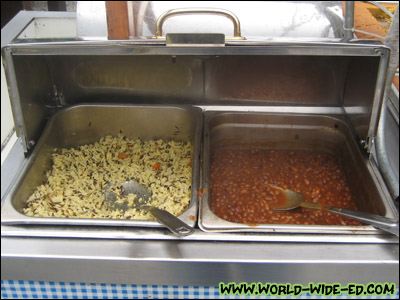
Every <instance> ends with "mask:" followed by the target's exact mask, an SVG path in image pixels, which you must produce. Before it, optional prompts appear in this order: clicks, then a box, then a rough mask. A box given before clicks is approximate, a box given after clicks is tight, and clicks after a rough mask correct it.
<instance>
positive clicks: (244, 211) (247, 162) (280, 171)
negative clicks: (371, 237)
mask: <svg viewBox="0 0 400 300" xmlns="http://www.w3.org/2000/svg"><path fill="white" fill-rule="evenodd" d="M270 184H273V185H277V186H280V187H282V188H285V189H290V190H293V191H296V192H299V193H301V194H302V195H303V196H304V198H305V200H306V201H307V202H312V203H317V204H321V205H323V206H324V205H325V206H338V207H343V208H349V209H354V210H356V209H357V208H356V205H355V203H354V200H353V196H352V194H351V191H350V188H349V186H348V184H347V182H346V179H345V176H344V172H343V169H342V167H341V166H340V164H339V162H338V160H337V159H336V157H335V156H333V155H332V154H330V153H327V152H323V151H316V150H294V151H293V150H262V149H253V150H217V151H215V152H214V153H213V155H212V160H211V184H210V187H211V189H210V193H211V194H210V196H211V200H210V206H211V210H212V211H213V212H214V213H215V214H216V215H217V216H219V217H220V218H223V219H225V220H227V221H231V222H236V223H245V224H250V225H251V224H253V225H254V224H309V225H362V224H361V223H360V222H358V221H355V220H352V219H350V218H346V217H343V216H339V215H336V214H333V213H330V212H328V211H326V210H324V209H321V210H315V209H307V208H297V209H294V210H291V211H274V210H272V209H271V206H273V205H274V204H276V203H277V202H279V201H281V197H282V193H281V192H280V191H279V190H277V189H275V188H273V187H271V186H269V185H270Z"/></svg>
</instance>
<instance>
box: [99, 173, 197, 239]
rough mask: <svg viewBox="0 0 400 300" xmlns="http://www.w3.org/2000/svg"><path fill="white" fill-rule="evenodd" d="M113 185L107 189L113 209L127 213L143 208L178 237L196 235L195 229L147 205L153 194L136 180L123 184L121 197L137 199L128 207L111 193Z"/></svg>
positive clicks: (125, 202) (107, 198)
mask: <svg viewBox="0 0 400 300" xmlns="http://www.w3.org/2000/svg"><path fill="white" fill-rule="evenodd" d="M112 185H113V184H112V183H111V182H110V183H108V184H107V186H106V188H105V197H106V203H107V205H108V207H109V208H111V209H119V210H122V211H126V210H128V209H130V208H142V209H145V210H147V211H148V212H150V213H151V214H152V215H153V217H155V218H156V219H157V220H158V221H159V222H160V223H162V224H164V225H165V226H166V227H167V228H168V229H169V230H170V231H171V232H172V233H174V234H176V235H178V236H187V235H190V234H192V233H194V229H193V228H192V227H190V226H189V225H187V224H186V223H184V222H183V221H181V220H180V219H178V218H177V217H175V216H174V215H172V214H171V213H169V212H168V211H166V210H163V209H159V208H157V207H154V206H150V205H146V204H147V203H148V202H149V199H150V197H151V192H150V191H149V190H148V189H147V188H146V187H145V186H143V185H141V184H140V183H139V182H137V181H136V180H130V181H125V182H123V183H122V184H121V188H122V190H123V193H122V195H121V196H123V197H125V196H128V195H129V194H135V195H136V198H135V200H134V203H133V205H132V206H128V203H127V201H124V202H123V203H119V202H118V197H117V195H116V194H115V193H114V192H113V191H111V187H112Z"/></svg>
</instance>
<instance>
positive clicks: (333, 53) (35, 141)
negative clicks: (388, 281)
mask: <svg viewBox="0 0 400 300" xmlns="http://www.w3.org/2000/svg"><path fill="white" fill-rule="evenodd" d="M204 11H205V10H204ZM204 11H203V12H204ZM189 12H190V13H194V11H191V10H189ZM173 13H176V11H173V12H169V13H168V14H167V15H164V16H163V17H164V20H165V19H167V18H168V17H170V15H172V14H173ZM219 14H223V15H229V16H231V14H230V13H229V12H226V11H222V12H221V11H219ZM334 15H335V16H337V12H336V13H334ZM230 19H232V20H233V21H234V22H235V23H234V24H235V26H234V28H235V31H234V34H229V35H233V38H228V37H226V38H225V36H224V35H223V34H222V35H221V34H218V33H217V34H214V33H210V34H203V33H199V34H167V35H166V36H165V37H164V36H163V32H162V30H161V29H162V25H163V23H162V18H160V19H159V23H156V22H155V23H154V24H153V25H155V26H156V27H155V29H154V30H152V31H151V34H150V36H147V37H137V38H134V39H132V40H123V41H122V40H118V41H105V40H101V41H86V40H66V41H56V40H52V41H51V40H50V41H46V42H41V43H37V42H34V41H27V40H25V41H24V42H22V41H21V40H17V41H15V42H13V43H11V44H9V45H8V46H6V47H4V48H3V58H4V62H5V68H6V73H7V74H6V75H7V79H8V84H9V90H10V97H11V101H12V108H13V114H14V118H15V125H16V131H17V134H18V136H19V137H20V139H21V142H22V145H23V149H24V152H25V155H26V159H25V160H24V164H23V166H22V169H21V170H20V171H19V172H18V176H17V179H16V180H15V181H14V183H17V184H15V185H14V186H12V187H11V189H10V191H9V192H8V193H7V195H6V197H5V198H4V199H2V200H3V201H4V204H3V205H2V234H3V236H11V237H12V236H31V237H32V236H35V237H63V238H68V239H69V238H74V237H80V238H104V237H106V238H107V239H129V240H135V241H136V240H137V241H139V242H141V241H143V243H144V244H146V243H152V241H166V242H169V241H176V240H177V239H178V238H177V237H174V236H171V235H169V234H168V233H167V231H166V230H164V229H160V228H144V227H148V226H144V225H143V224H138V227H137V228H134V229H132V230H126V229H125V228H124V227H120V226H118V227H116V226H115V227H114V225H117V224H116V223H113V221H110V222H109V223H105V222H108V221H109V220H104V223H103V222H101V224H100V223H97V221H93V222H92V224H90V222H91V221H90V220H88V221H85V222H82V223H81V224H84V223H85V224H86V225H88V224H90V225H94V226H80V224H79V223H76V224H73V223H71V224H67V225H75V226H70V227H68V226H63V227H62V228H60V227H57V226H56V225H60V224H63V225H64V224H65V222H62V223H57V222H59V220H48V221H46V223H47V224H46V225H45V226H43V225H40V224H42V223H43V222H37V223H35V222H36V221H35V220H33V218H31V219H30V220H29V222H28V221H27V218H28V217H25V216H21V215H20V213H19V211H20V209H21V205H22V204H23V200H22V201H20V202H18V201H16V200H15V195H21V191H23V189H22V190H21V188H22V187H21V185H20V183H22V182H24V180H25V179H27V178H28V177H24V176H25V175H26V174H28V173H27V171H28V169H29V166H30V164H31V162H30V161H31V160H32V158H35V157H36V155H39V156H40V146H41V145H42V144H43V143H44V142H43V140H45V138H46V131H45V130H44V128H45V127H46V124H48V122H49V121H48V120H49V119H50V118H52V117H53V116H54V115H55V114H57V113H60V111H61V113H62V111H64V110H66V111H67V110H69V109H71V107H73V106H78V107H79V106H80V105H82V104H83V103H86V104H89V105H91V106H93V107H104V106H105V107H107V105H110V104H111V105H116V106H118V107H125V106H126V107H146V106H152V105H154V106H156V107H157V106H162V107H175V108H179V107H182V106H186V107H189V108H188V111H190V112H194V114H193V115H191V114H189V115H188V116H185V120H186V121H185V122H187V123H185V124H190V126H189V125H188V128H189V127H190V130H189V131H190V134H191V135H192V134H193V133H194V134H195V135H196V134H198V133H199V131H198V129H197V127H196V126H198V124H203V120H197V119H198V112H199V111H200V112H201V115H202V118H203V119H204V128H203V134H202V135H201V141H200V140H199V141H198V142H196V143H195V146H196V149H195V153H196V159H197V158H198V159H199V160H198V169H196V170H194V172H197V173H196V174H193V177H194V178H196V177H197V176H198V179H199V181H200V182H199V184H198V186H196V184H194V185H193V187H194V188H195V189H197V187H198V188H200V189H202V190H203V193H200V196H201V194H203V196H202V197H199V195H198V194H196V195H193V199H197V197H199V198H200V199H199V209H198V211H197V214H198V216H197V218H198V220H197V222H195V223H193V224H194V226H195V227H196V232H195V234H193V235H192V236H189V237H185V238H181V240H180V241H179V243H182V244H179V245H181V246H182V247H183V248H185V249H186V247H189V248H191V249H192V250H193V251H194V253H197V252H196V251H197V250H194V249H193V248H196V247H195V245H197V246H198V247H199V248H198V249H205V248H204V247H206V245H205V244H204V245H203V244H202V243H203V242H205V243H206V242H208V241H213V242H215V241H216V242H217V244H216V246H217V247H219V246H221V247H222V248H224V247H227V245H228V243H227V242H234V243H233V244H230V245H233V246H232V247H235V245H237V246H238V247H245V248H247V247H250V246H251V247H255V248H257V247H262V246H263V245H265V244H263V243H262V242H268V241H274V242H279V243H288V242H289V243H291V245H294V244H296V245H300V244H302V243H305V244H306V243H308V242H313V243H319V245H323V244H325V243H331V244H332V245H338V247H339V245H344V244H358V243H360V244H361V243H368V244H371V243H372V244H395V243H397V242H398V239H396V238H395V237H392V236H388V235H387V234H385V233H383V232H381V231H379V230H377V229H375V228H373V227H371V226H362V227H360V228H352V227H348V228H346V227H341V228H338V227H335V228H328V227H324V226H316V227H306V226H292V227H290V226H289V227H280V226H274V225H268V226H266V227H264V228H260V229H261V230H260V231H259V232H257V230H250V231H255V232H246V231H248V230H247V229H248V228H246V229H245V228H243V227H240V228H238V227H237V226H236V225H234V226H231V225H229V226H226V224H222V223H221V222H220V220H218V219H216V218H215V216H213V215H212V212H210V211H209V208H208V195H207V188H208V184H209V182H208V180H209V177H208V176H209V173H208V172H209V165H208V164H209V154H210V151H212V147H213V145H214V143H223V142H224V138H225V137H226V136H229V135H231V136H232V137H234V138H236V139H239V140H241V141H243V142H246V141H247V140H246V139H247V138H248V136H246V134H247V133H246V130H247V129H249V128H250V129H254V132H253V137H255V140H252V142H254V141H255V142H257V143H264V144H268V143H270V142H271V141H272V142H274V141H273V139H274V137H272V140H271V139H264V137H263V135H264V133H265V130H266V129H269V128H271V127H273V128H275V129H276V136H275V137H280V136H281V134H283V135H286V134H287V135H288V136H290V134H291V133H293V132H295V131H298V132H301V133H304V135H303V136H302V137H304V140H303V141H304V142H305V143H309V144H313V145H314V146H316V147H317V148H318V147H322V148H324V147H328V148H329V147H331V146H332V149H333V148H334V150H333V151H337V152H340V153H341V155H344V156H345V161H346V162H349V166H348V172H349V175H350V176H353V175H354V176H357V177H358V178H359V180H358V181H357V180H354V182H353V186H354V188H355V189H357V190H358V191H359V195H360V199H362V198H363V197H365V202H362V203H359V204H360V208H361V209H364V208H365V209H366V210H369V211H371V212H374V213H378V214H381V215H385V216H387V217H391V218H398V214H397V211H396V209H395V206H394V205H393V203H392V196H391V193H390V190H389V189H388V187H387V185H386V184H385V181H384V179H383V178H382V175H381V173H380V170H379V168H378V166H377V165H376V164H375V162H374V161H373V160H372V159H371V152H372V150H373V146H374V140H375V138H376V132H377V127H378V123H379V116H380V109H381V104H382V99H383V93H384V89H383V85H384V83H385V78H386V72H387V67H388V60H389V54H390V51H389V48H388V47H386V46H384V45H382V44H381V43H376V42H368V41H358V40H354V41H353V40H345V39H343V36H341V31H340V30H333V31H329V32H330V35H328V36H326V37H324V38H319V39H308V38H306V39H302V40H296V39H285V38H273V39H272V38H264V39H263V38H259V37H257V38H253V37H251V36H245V35H244V34H242V33H241V31H240V24H239V23H238V22H237V18H235V17H230ZM334 19H335V20H336V17H335V18H334ZM339 19H340V18H339ZM142 30H143V32H144V33H143V32H142V33H143V34H144V35H149V34H148V33H146V30H147V28H142ZM178 110H179V109H178ZM95 111H96V110H95ZM124 113H125V112H124ZM190 116H193V118H195V119H196V120H195V121H194V120H189V119H190ZM115 117H116V118H119V114H118V112H117V113H116V115H115ZM264 117H267V118H270V120H271V121H272V123H271V124H268V125H266V124H265V123H263V122H264V121H262V118H264ZM171 118H172V119H173V118H174V116H173V115H171ZM260 120H261V121H260ZM260 122H261V123H260ZM335 124H336V125H337V124H339V130H335V132H332V126H333V127H335ZM148 126H149V128H151V126H152V124H148ZM288 126H289V127H290V130H289V129H288V128H289V127H288ZM291 130H294V131H293V132H292V131H291ZM289 131H290V132H289ZM188 133H189V132H188ZM325 133H329V134H327V135H326V134H325ZM138 134H139V135H140V133H138ZM194 138H195V139H197V138H198V136H196V137H194ZM321 141H324V142H332V144H329V145H327V144H325V143H323V144H321ZM279 142H281V140H279ZM285 142H287V140H286V141H285ZM342 142H343V143H344V144H343V143H342ZM318 143H319V144H318ZM317 144H318V145H317ZM295 147H297V146H295ZM342 150H343V153H342ZM197 154H199V156H198V157H197ZM39 156H38V157H39ZM353 167H354V168H355V169H356V170H352V169H353ZM364 180H365V181H364ZM194 192H195V193H196V192H197V191H195V190H194ZM196 201H197V200H196ZM196 201H195V203H196ZM192 209H194V210H197V203H196V205H194V206H193V207H192ZM192 213H193V210H191V213H190V214H192ZM27 223H30V224H28V225H26V224H27ZM11 224H12V225H11ZM103 225H107V226H105V227H103ZM108 225H110V226H108ZM119 225H126V224H123V223H121V224H119ZM153 225H154V224H153ZM150 227H151V226H150ZM232 229H233V230H232ZM242 229H244V230H242ZM232 231H235V232H232ZM310 233H313V234H310ZM144 240H146V242H145V241H144ZM148 241H151V242H148ZM191 242H194V244H192V243H191ZM197 242H200V243H198V244H196V243H197ZM255 242H257V243H255ZM219 243H220V244H219ZM236 243H237V244H236ZM298 243H299V244H298ZM256 244H257V245H256ZM207 245H209V244H207ZM302 245H303V244H302ZM192 246H193V247H192ZM203 246H204V247H203ZM283 247H284V246H283ZM340 247H341V246H340ZM390 247H391V246H390ZM393 247H396V246H393ZM224 249H225V248H224ZM257 249H258V248H257ZM397 249H398V248H397ZM198 251H200V250H198ZM201 251H203V250H201ZM224 251H225V250H221V249H219V250H217V252H218V255H219V256H218V257H222V256H223V255H222V254H221V253H223V252H224ZM225 252H226V251H225ZM278 252H279V251H278ZM278 252H276V253H278ZM328 252H329V251H328ZM207 253H208V252H207ZM258 253H261V252H258ZM352 255H353V254H352ZM200 256H201V255H200ZM179 257H180V256H179ZM201 257H203V256H201ZM257 257H258V256H257ZM221 259H222V258H221ZM227 259H228V258H225V259H222V260H223V261H226V260H227ZM257 259H258V258H255V260H256V262H257V263H258V262H259V261H258V260H257ZM264 259H265V258H260V261H261V260H264ZM194 260H196V261H197V258H194ZM200 260H201V258H200ZM239 260H240V259H239ZM240 261H241V260H240ZM397 266H398V265H397ZM397 268H398V267H397ZM394 269H396V266H395V267H394ZM317 273H318V272H317Z"/></svg>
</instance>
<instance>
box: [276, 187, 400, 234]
mask: <svg viewBox="0 0 400 300" xmlns="http://www.w3.org/2000/svg"><path fill="white" fill-rule="evenodd" d="M269 186H271V187H273V188H276V189H278V190H280V191H281V192H282V193H283V195H284V199H283V202H282V203H280V204H279V205H276V206H271V208H272V209H274V210H278V211H279V210H291V209H295V208H297V207H305V208H312V209H326V210H327V211H330V212H332V213H335V214H338V215H341V216H345V217H349V218H352V219H354V220H357V221H360V222H362V223H366V224H370V225H372V226H374V227H376V228H379V229H381V230H384V231H387V232H390V233H392V234H394V235H397V236H399V221H396V220H393V219H390V218H386V217H382V216H378V215H374V214H370V213H367V212H363V211H356V210H351V209H347V208H340V207H336V206H322V205H319V204H315V203H309V202H306V201H305V199H304V196H303V195H302V194H300V193H297V192H295V191H292V190H288V189H283V188H281V187H279V186H276V185H273V184H270V185H269Z"/></svg>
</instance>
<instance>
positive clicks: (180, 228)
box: [145, 206, 194, 236]
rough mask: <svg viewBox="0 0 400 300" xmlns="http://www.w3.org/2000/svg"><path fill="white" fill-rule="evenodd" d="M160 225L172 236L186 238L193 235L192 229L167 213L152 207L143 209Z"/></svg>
mask: <svg viewBox="0 0 400 300" xmlns="http://www.w3.org/2000/svg"><path fill="white" fill-rule="evenodd" d="M145 208H146V209H147V210H148V211H149V212H150V213H151V214H152V215H153V216H154V217H155V218H156V219H157V220H158V221H159V222H160V223H162V224H164V225H165V226H166V227H168V229H169V230H171V231H172V232H173V233H174V234H176V235H179V236H187V235H191V234H192V233H194V229H193V228H192V227H190V226H189V225H187V224H186V223H184V222H182V221H181V220H180V219H178V218H177V217H175V216H174V215H172V214H170V213H169V212H168V211H166V210H163V209H159V208H157V207H153V206H146V207H145Z"/></svg>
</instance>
